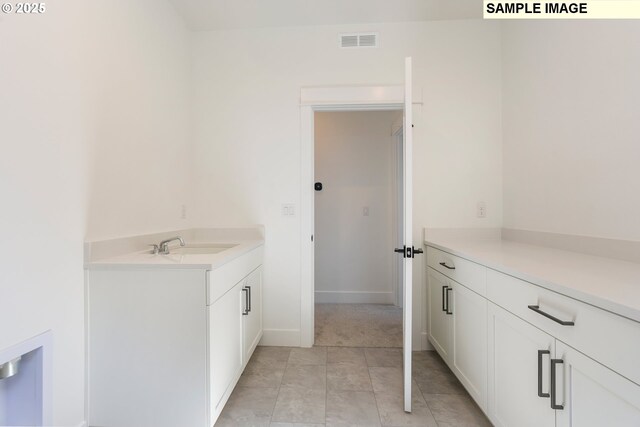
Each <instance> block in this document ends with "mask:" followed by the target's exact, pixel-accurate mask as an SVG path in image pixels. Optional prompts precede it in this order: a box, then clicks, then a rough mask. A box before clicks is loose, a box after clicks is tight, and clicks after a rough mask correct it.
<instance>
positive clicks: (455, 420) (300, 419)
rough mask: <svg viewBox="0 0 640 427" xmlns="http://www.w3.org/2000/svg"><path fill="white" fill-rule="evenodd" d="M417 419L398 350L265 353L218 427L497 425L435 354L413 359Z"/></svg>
mask: <svg viewBox="0 0 640 427" xmlns="http://www.w3.org/2000/svg"><path fill="white" fill-rule="evenodd" d="M413 366H414V370H413V378H414V379H413V412H412V413H411V414H407V413H405V412H404V411H403V405H402V350H401V349H398V348H361V347H357V348H349V347H313V348H285V347H258V348H257V349H256V351H255V353H254V355H253V357H252V358H251V360H250V361H249V364H248V365H247V368H246V369H245V372H244V373H243V375H242V377H241V378H240V381H239V382H238V385H237V386H236V388H235V390H234V391H233V393H232V395H231V397H230V398H229V401H228V402H227V405H226V406H225V408H224V410H223V412H222V414H221V415H220V418H219V420H218V422H217V423H216V426H272V427H284V426H299V427H303V426H425V427H430V426H434V427H454V426H455V427H471V426H490V425H491V424H490V423H489V421H488V420H487V419H486V418H485V416H484V414H483V413H482V412H481V411H480V409H479V408H478V407H477V406H476V405H475V403H474V402H473V401H472V400H471V398H470V397H469V396H468V395H467V393H466V391H465V390H464V388H463V387H462V385H461V384H460V383H459V382H458V381H457V379H456V378H455V377H454V375H453V373H451V371H450V370H449V368H448V367H447V366H446V365H445V364H444V362H442V360H441V359H440V358H439V356H438V355H437V354H436V353H435V352H428V351H424V352H415V353H414V354H413Z"/></svg>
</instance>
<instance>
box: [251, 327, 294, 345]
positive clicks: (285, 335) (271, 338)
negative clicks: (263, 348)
mask: <svg viewBox="0 0 640 427" xmlns="http://www.w3.org/2000/svg"><path fill="white" fill-rule="evenodd" d="M258 345H268V346H274V347H300V329H265V330H264V331H263V332H262V339H261V340H260V343H259V344H258Z"/></svg>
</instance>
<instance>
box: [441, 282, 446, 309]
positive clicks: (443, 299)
mask: <svg viewBox="0 0 640 427" xmlns="http://www.w3.org/2000/svg"><path fill="white" fill-rule="evenodd" d="M446 293H447V285H444V286H443V287H442V311H444V312H446V311H447V305H446V303H445V301H446V298H447V297H446Z"/></svg>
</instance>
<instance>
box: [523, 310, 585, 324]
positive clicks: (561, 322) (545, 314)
mask: <svg viewBox="0 0 640 427" xmlns="http://www.w3.org/2000/svg"><path fill="white" fill-rule="evenodd" d="M527 307H529V310H533V311H535V312H536V313H538V314H542V315H543V316H544V317H547V318H549V319H551V320H553V321H554V322H556V323H559V324H561V325H562V326H573V325H575V322H572V321H569V320H560V319H558V318H557V317H555V316H552V315H550V314H549V313H545V312H544V311H542V310H540V306H539V305H528V306H527Z"/></svg>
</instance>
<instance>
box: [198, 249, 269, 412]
mask: <svg viewBox="0 0 640 427" xmlns="http://www.w3.org/2000/svg"><path fill="white" fill-rule="evenodd" d="M240 261H241V262H242V263H246V262H248V265H247V266H244V265H243V266H242V268H238V274H240V275H242V274H244V273H242V272H245V273H246V269H247V268H251V266H253V265H255V260H254V263H251V262H250V261H251V260H250V259H241V260H240ZM232 268H236V267H235V266H232ZM214 277H215V275H214ZM214 280H215V278H214ZM208 317H209V375H210V378H211V379H210V383H209V384H210V392H209V398H210V401H211V411H212V412H211V418H212V419H213V420H216V419H217V418H218V416H219V415H220V413H221V412H222V409H223V408H224V405H225V403H226V402H227V400H228V399H229V396H230V395H231V392H232V391H233V388H234V387H235V385H236V383H237V382H238V379H239V378H240V374H242V371H243V370H244V367H245V366H246V364H247V362H248V361H249V359H250V358H251V355H252V354H253V351H254V350H255V348H256V346H257V345H258V342H259V341H260V338H262V267H258V268H256V269H254V270H253V271H252V272H251V273H250V274H248V275H247V276H246V277H244V278H243V279H242V280H240V281H239V282H238V283H237V284H236V285H235V286H233V287H232V288H231V289H229V290H227V291H226V293H224V294H222V295H221V296H219V297H218V298H217V299H216V300H215V301H212V304H211V305H210V306H209V307H208Z"/></svg>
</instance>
